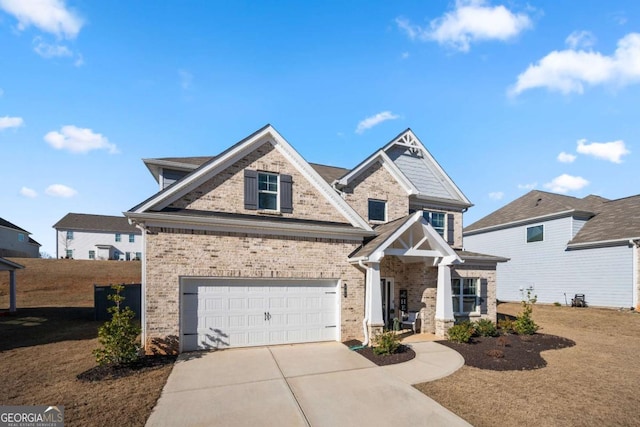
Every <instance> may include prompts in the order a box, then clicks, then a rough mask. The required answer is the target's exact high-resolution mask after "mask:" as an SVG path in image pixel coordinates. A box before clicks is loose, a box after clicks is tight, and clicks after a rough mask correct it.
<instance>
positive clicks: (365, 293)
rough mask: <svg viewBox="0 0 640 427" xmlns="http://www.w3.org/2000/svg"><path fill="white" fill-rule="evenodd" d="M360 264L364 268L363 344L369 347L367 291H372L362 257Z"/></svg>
mask: <svg viewBox="0 0 640 427" xmlns="http://www.w3.org/2000/svg"><path fill="white" fill-rule="evenodd" d="M358 265H359V266H360V268H362V269H363V270H364V295H365V297H364V301H365V304H364V319H362V330H363V331H364V341H363V342H362V345H363V346H364V347H367V346H368V345H369V328H367V322H369V304H367V296H368V294H367V292H370V289H368V288H370V286H369V282H370V280H369V278H368V275H367V266H366V265H364V262H363V261H362V260H361V259H360V260H358Z"/></svg>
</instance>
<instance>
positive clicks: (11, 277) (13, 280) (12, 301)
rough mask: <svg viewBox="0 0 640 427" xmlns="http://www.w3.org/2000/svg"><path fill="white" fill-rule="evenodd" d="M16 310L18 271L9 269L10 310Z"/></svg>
mask: <svg viewBox="0 0 640 427" xmlns="http://www.w3.org/2000/svg"><path fill="white" fill-rule="evenodd" d="M15 311H16V272H15V270H10V271H9V312H11V313H13V312H15Z"/></svg>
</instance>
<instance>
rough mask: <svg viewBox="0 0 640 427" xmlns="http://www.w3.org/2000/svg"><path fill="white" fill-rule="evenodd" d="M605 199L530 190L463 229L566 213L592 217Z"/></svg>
mask: <svg viewBox="0 0 640 427" xmlns="http://www.w3.org/2000/svg"><path fill="white" fill-rule="evenodd" d="M606 201H607V199H605V198H603V197H600V196H594V195H590V196H587V197H585V198H583V199H578V198H577V197H571V196H564V195H561V194H555V193H548V192H546V191H539V190H532V191H530V192H528V193H527V194H525V195H524V196H522V197H520V198H518V199H516V200H514V201H513V202H511V203H509V204H508V205H506V206H503V207H502V208H500V209H498V210H497V211H495V212H493V213H491V214H489V215H487V216H485V217H484V218H482V219H480V220H478V221H476V222H474V223H473V224H471V225H469V226H468V227H465V229H464V231H465V233H466V232H470V231H475V230H480V229H484V228H489V227H495V226H498V225H503V224H509V223H512V222H517V221H524V220H527V219H532V218H537V217H542V216H547V215H552V214H556V213H560V212H566V211H580V212H585V213H587V214H590V215H594V214H596V213H597V212H599V210H600V209H601V207H602V205H603V203H604V202H606Z"/></svg>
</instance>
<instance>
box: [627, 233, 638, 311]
mask: <svg viewBox="0 0 640 427" xmlns="http://www.w3.org/2000/svg"><path fill="white" fill-rule="evenodd" d="M629 244H630V245H632V252H631V253H632V255H631V256H632V257H633V259H632V260H631V268H632V271H631V282H632V285H631V286H632V288H631V291H632V292H631V299H632V301H631V303H632V308H633V309H634V310H640V301H639V300H638V298H639V296H638V293H639V292H640V284H639V283H638V246H640V240H629Z"/></svg>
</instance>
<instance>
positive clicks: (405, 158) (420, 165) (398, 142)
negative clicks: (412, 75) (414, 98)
mask: <svg viewBox="0 0 640 427" xmlns="http://www.w3.org/2000/svg"><path fill="white" fill-rule="evenodd" d="M376 161H377V162H380V163H381V164H382V165H383V166H384V167H385V168H386V169H387V170H388V171H389V172H390V173H391V174H392V175H393V177H394V178H395V179H396V181H398V183H400V185H402V186H403V188H404V189H405V191H406V192H407V194H408V195H412V196H416V197H417V198H419V199H423V200H436V201H440V202H441V201H443V200H445V201H449V202H451V203H454V204H457V205H461V206H465V207H469V206H472V203H471V202H470V201H469V199H467V197H466V196H465V195H464V194H463V193H462V191H461V190H460V189H459V188H458V186H456V184H455V183H454V182H453V180H451V178H450V177H449V175H447V173H446V172H445V171H444V169H442V167H441V166H440V165H439V164H438V162H437V161H436V160H435V159H434V157H433V156H432V155H431V153H429V151H428V150H427V149H426V147H425V146H424V145H423V144H422V142H420V140H419V139H418V138H417V137H416V136H415V134H414V133H413V131H412V130H411V129H407V130H405V131H404V132H402V133H401V134H400V135H398V136H396V137H395V138H394V139H392V140H391V141H390V142H389V143H387V145H385V146H384V147H383V148H381V149H380V150H378V151H376V152H375V153H373V154H372V155H371V156H369V157H368V158H367V159H365V160H364V161H363V162H362V163H360V164H359V165H358V166H356V167H355V168H354V169H353V170H351V172H349V173H348V174H347V175H345V176H343V177H342V178H340V179H339V180H338V181H337V184H338V185H341V186H346V185H348V184H349V182H351V181H352V180H353V179H355V178H356V177H357V176H359V175H360V174H361V173H363V172H364V171H365V170H367V168H368V167H369V166H371V165H372V164H373V163H374V162H376Z"/></svg>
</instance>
